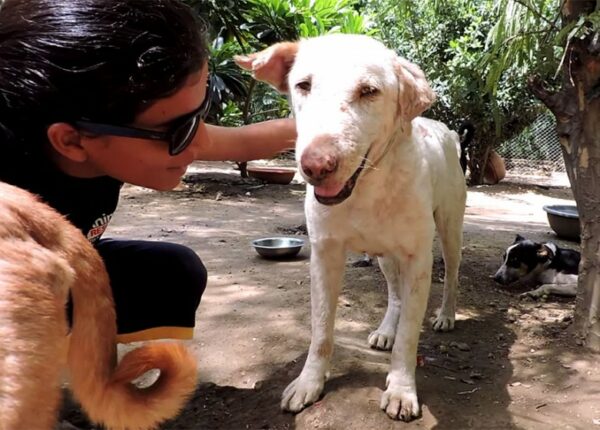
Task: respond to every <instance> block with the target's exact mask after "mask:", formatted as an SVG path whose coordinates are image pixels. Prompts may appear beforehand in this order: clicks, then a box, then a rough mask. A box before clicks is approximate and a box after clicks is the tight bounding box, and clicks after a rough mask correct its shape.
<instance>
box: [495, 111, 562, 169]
mask: <svg viewBox="0 0 600 430" xmlns="http://www.w3.org/2000/svg"><path fill="white" fill-rule="evenodd" d="M496 152H498V154H499V155H500V156H501V157H502V158H504V162H505V164H506V170H507V171H508V172H511V173H513V174H517V175H521V176H527V175H533V176H543V175H547V176H550V175H552V174H555V173H564V172H565V164H564V160H563V156H562V151H561V147H560V143H559V140H558V134H557V133H556V120H555V118H554V116H553V115H552V114H550V113H544V114H541V115H540V116H538V117H537V118H536V119H535V121H533V122H532V123H531V125H530V126H529V127H527V128H526V129H525V130H523V132H522V133H521V134H519V135H518V136H517V137H514V138H512V139H510V140H507V141H506V142H504V143H503V144H502V145H500V147H499V148H498V149H496Z"/></svg>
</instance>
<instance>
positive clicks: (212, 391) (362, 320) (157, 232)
mask: <svg viewBox="0 0 600 430" xmlns="http://www.w3.org/2000/svg"><path fill="white" fill-rule="evenodd" d="M303 196H304V186H303V185H302V184H300V183H298V181H294V182H293V183H292V184H290V185H268V184H264V183H262V182H260V181H258V180H255V179H242V178H240V175H239V172H237V171H235V170H234V168H233V165H232V164H226V163H197V164H195V165H194V166H192V168H191V169H190V171H189V172H188V174H187V175H186V178H185V181H184V185H183V186H182V187H180V189H178V190H176V191H172V192H166V193H165V192H163V193H158V192H154V191H149V190H146V189H143V188H139V187H126V189H125V190H124V193H123V199H122V202H121V206H120V209H119V211H118V212H117V213H116V214H115V217H114V220H113V222H112V224H111V227H110V229H109V231H108V233H107V236H114V237H128V238H139V239H154V240H164V241H173V242H178V243H182V244H185V245H188V246H190V247H192V248H193V249H194V250H196V251H197V253H198V254H199V255H200V256H201V258H202V259H203V261H204V263H205V265H206V266H207V268H208V271H209V286H208V288H207V291H206V293H205V295H204V297H203V300H202V304H201V306H200V309H199V310H198V316H197V328H196V338H195V340H194V341H193V342H191V347H193V348H194V350H195V351H196V352H197V354H198V364H199V369H200V384H199V386H198V389H197V391H196V393H195V395H194V397H193V398H192V399H191V400H190V402H189V404H188V406H187V407H186V408H185V410H184V411H183V413H182V414H181V415H180V416H179V417H178V418H177V419H175V420H173V421H171V422H168V423H165V424H164V425H163V426H162V429H163V430H167V429H169V430H176V429H186V430H192V429H215V430H217V429H236V430H237V429H333V430H337V429H340V430H359V429H360V430H365V429H367V430H368V429H440V430H447V429H457V430H462V429H532V430H548V429H593V428H598V429H600V366H599V364H598V357H597V356H593V355H591V354H589V353H587V352H586V351H585V349H584V348H583V347H582V346H580V345H578V341H577V339H576V337H575V336H574V334H573V330H572V322H573V309H574V306H573V301H572V300H571V299H565V298H555V297H549V298H548V299H547V300H545V301H539V302H535V301H532V300H522V299H520V298H519V293H521V292H523V290H516V289H506V288H504V287H501V286H498V285H496V284H495V283H494V282H493V280H492V279H491V276H492V275H493V274H494V273H495V271H496V269H497V268H498V266H499V264H500V262H501V255H502V252H503V251H504V250H505V248H506V247H507V246H508V245H509V244H510V243H512V241H513V240H514V236H515V234H517V233H519V234H521V235H524V236H526V237H528V238H531V239H534V240H538V241H548V240H552V241H555V242H556V243H557V244H559V245H560V246H567V247H571V248H575V249H577V248H578V246H579V245H578V244H577V243H573V242H566V241H563V240H560V239H558V238H557V237H556V236H555V235H554V234H553V232H552V231H551V229H550V227H549V226H548V224H547V222H546V215H545V213H544V212H543V210H542V205H544V204H551V203H570V201H571V200H572V195H571V192H570V189H569V188H567V187H562V186H552V185H550V186H548V185H542V186H540V185H525V184H521V183H518V182H515V181H510V180H505V181H504V182H502V183H500V184H498V185H495V186H482V187H476V188H471V189H469V195H468V207H467V212H466V219H465V234H464V247H463V263H462V267H461V274H460V284H461V290H460V295H459V299H458V315H457V323H456V328H455V330H454V331H452V332H450V333H434V332H433V331H432V329H431V325H430V322H429V319H430V318H431V316H432V315H433V314H434V311H435V310H436V308H437V307H438V306H439V304H440V302H441V290H442V278H443V265H442V260H441V255H440V252H439V247H438V246H437V243H436V248H435V267H434V272H433V279H432V281H433V284H432V293H431V297H430V301H429V309H428V312H427V317H426V321H425V323H424V325H423V331H422V335H421V341H420V345H419V354H420V355H421V356H422V364H423V365H422V366H421V367H419V368H418V369H417V386H418V392H419V399H420V401H421V402H422V409H423V413H422V417H420V418H418V419H416V420H414V421H412V422H410V423H402V422H397V421H392V420H390V419H389V418H388V417H387V416H386V415H385V414H384V413H383V412H382V411H380V409H379V399H380V396H381V394H382V392H383V390H384V389H385V376H386V371H387V368H388V363H389V358H390V357H389V355H390V354H389V353H388V352H381V351H375V350H372V349H370V348H369V347H368V345H367V342H366V339H367V335H368V334H369V333H370V331H371V330H373V329H374V328H376V327H377V324H378V323H379V320H380V318H382V317H383V314H384V311H385V307H386V289H385V282H384V279H383V276H382V274H381V272H380V270H379V268H378V267H377V266H376V265H375V266H372V267H353V266H352V265H351V263H352V262H353V261H355V260H356V259H357V258H358V257H359V256H357V255H349V256H348V266H347V270H346V277H345V287H344V290H343V294H342V296H341V299H340V303H339V306H338V314H337V320H336V340H335V345H336V349H335V352H334V357H333V361H332V369H331V377H330V379H329V380H328V382H327V383H326V386H325V391H324V395H323V397H322V399H321V400H320V401H319V402H318V403H316V404H314V405H312V406H311V407H309V408H307V409H305V410H304V411H302V412H301V413H299V414H297V415H293V414H288V413H282V412H281V411H280V410H279V398H280V394H281V392H282V391H283V389H284V388H285V387H286V385H287V384H288V383H289V382H290V381H291V380H292V379H293V378H295V377H296V376H297V375H298V373H299V372H300V370H301V368H302V364H303V362H304V359H305V357H306V351H307V349H308V345H309V340H310V306H309V299H310V297H309V276H308V265H309V259H308V256H309V254H310V246H309V244H308V241H307V244H306V245H305V247H304V248H303V250H302V251H301V253H300V255H299V256H298V257H297V258H293V259H290V260H284V261H272V260H265V259H262V258H260V257H259V256H258V255H257V254H256V253H255V252H254V250H253V249H252V248H251V247H250V241H251V240H253V239H255V238H259V237H265V236H271V235H281V234H285V235H295V234H297V235H298V236H299V237H304V238H306V231H305V228H304V215H303ZM167 287H168V286H167ZM62 419H68V421H69V422H71V423H72V424H74V425H76V426H77V427H79V428H82V429H91V428H93V427H92V426H91V425H90V424H89V423H87V422H86V421H85V419H84V417H83V416H82V415H81V413H80V411H79V410H78V409H77V408H76V406H74V405H73V404H72V403H71V402H67V403H66V404H65V407H64V408H63V412H62Z"/></svg>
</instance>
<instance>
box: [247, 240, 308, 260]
mask: <svg viewBox="0 0 600 430" xmlns="http://www.w3.org/2000/svg"><path fill="white" fill-rule="evenodd" d="M303 245H304V240H302V239H298V238H296V237H265V238H263V239H256V240H253V241H252V246H253V247H254V249H255V250H256V252H258V254H259V255H260V256H262V257H265V258H289V257H294V256H295V255H297V254H298V253H299V252H300V250H301V249H302V246H303Z"/></svg>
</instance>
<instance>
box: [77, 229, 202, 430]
mask: <svg viewBox="0 0 600 430" xmlns="http://www.w3.org/2000/svg"><path fill="white" fill-rule="evenodd" d="M86 242H87V241H86ZM72 245H73V246H72V247H71V248H70V249H71V250H73V252H74V254H73V255H70V256H69V257H71V258H70V260H71V262H72V263H73V264H74V265H76V270H75V271H76V274H77V275H76V281H75V284H74V285H73V287H72V289H71V293H72V297H73V310H74V312H73V327H72V333H71V341H70V346H69V368H70V371H71V385H72V389H73V392H74V394H75V397H76V398H77V399H78V400H79V401H80V402H81V405H82V406H83V408H84V409H85V411H86V412H87V414H88V416H89V417H90V418H91V419H92V420H93V421H95V422H99V423H102V424H103V425H104V426H106V427H107V428H108V429H111V430H125V429H126V430H147V429H152V428H155V427H156V426H157V425H158V423H160V422H161V421H164V420H166V419H168V418H171V417H173V416H174V415H176V414H177V413H178V412H179V410H180V409H181V408H182V406H183V405H184V403H185V402H186V400H187V398H188V397H189V396H190V394H191V393H192V392H193V390H194V388H195V386H196V361H195V360H194V358H193V356H192V355H191V354H190V353H189V352H188V351H187V350H186V349H185V348H184V347H183V346H182V345H180V344H177V343H157V344H154V345H150V344H148V345H144V346H142V347H140V348H138V349H135V350H133V351H130V352H129V353H128V354H126V355H125V356H124V357H123V358H122V360H121V361H120V362H119V363H118V364H117V360H116V342H115V336H116V322H115V321H116V318H115V311H114V305H113V300H112V294H111V291H110V284H109V279H108V275H107V274H106V271H105V268H104V264H103V262H102V260H101V259H100V257H99V256H98V255H97V253H96V252H95V251H93V250H90V249H89V248H91V245H89V244H88V243H85V244H84V243H81V242H77V243H75V244H72ZM88 246H89V248H88V249H86V248H87V247H88ZM90 251H92V252H90ZM152 369H158V370H159V371H160V376H159V378H158V380H157V381H156V382H155V383H154V384H153V385H151V386H149V387H147V388H139V387H137V386H136V385H134V384H132V381H133V380H134V379H136V378H138V377H139V376H141V375H142V374H144V373H145V372H147V371H149V370H152Z"/></svg>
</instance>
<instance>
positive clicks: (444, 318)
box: [433, 312, 454, 331]
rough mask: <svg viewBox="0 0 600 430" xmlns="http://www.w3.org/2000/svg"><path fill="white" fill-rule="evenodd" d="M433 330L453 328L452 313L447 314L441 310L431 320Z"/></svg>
mask: <svg viewBox="0 0 600 430" xmlns="http://www.w3.org/2000/svg"><path fill="white" fill-rule="evenodd" d="M433 330H434V331H450V330H454V315H453V316H451V317H450V316H448V315H445V314H444V313H443V312H440V314H439V315H438V316H437V317H436V318H435V320H433Z"/></svg>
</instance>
